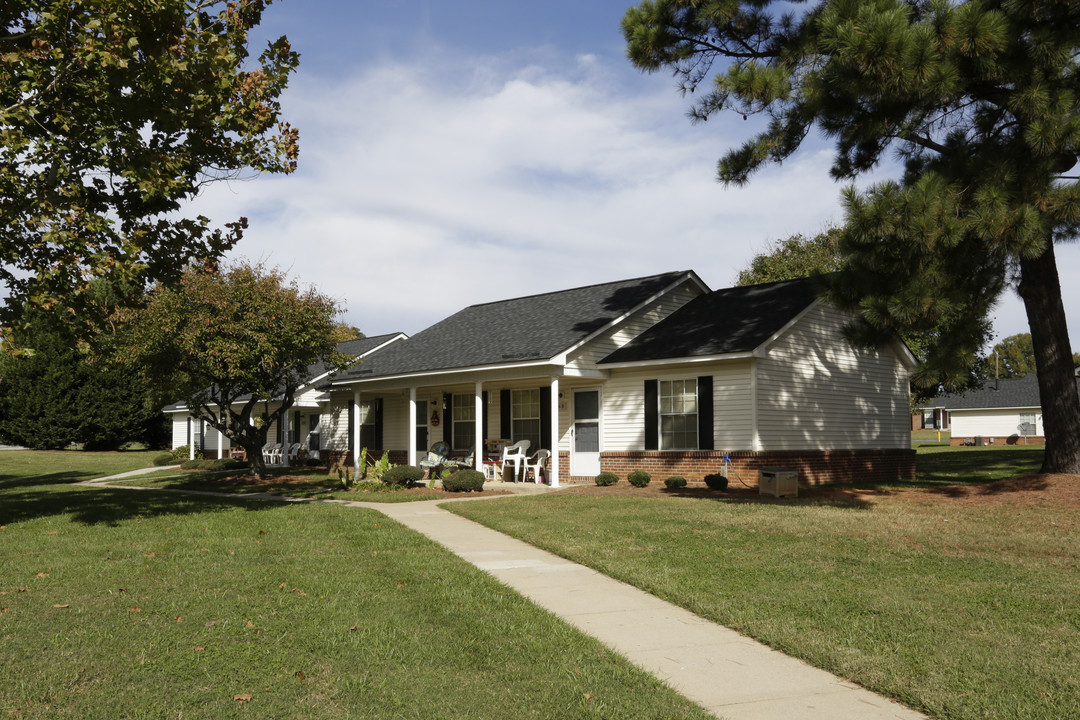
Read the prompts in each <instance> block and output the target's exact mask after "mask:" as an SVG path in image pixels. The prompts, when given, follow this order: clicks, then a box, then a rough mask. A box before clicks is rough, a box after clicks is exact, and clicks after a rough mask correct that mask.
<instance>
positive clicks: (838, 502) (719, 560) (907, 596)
mask: <svg viewBox="0 0 1080 720" xmlns="http://www.w3.org/2000/svg"><path fill="white" fill-rule="evenodd" d="M1040 461H1041V450H1040V449H1015V448H1008V449H1006V448H1000V449H999V448H993V449H990V448H987V449H980V448H959V449H954V450H951V451H945V450H942V451H938V452H927V453H920V455H919V456H918V468H919V481H920V482H919V484H920V485H924V486H928V487H929V488H930V494H928V495H925V496H924V497H923V499H921V500H920V499H910V498H909V499H901V498H900V497H898V496H895V495H892V496H890V495H885V496H883V497H879V498H878V499H866V498H865V497H863V498H858V497H856V498H854V499H836V498H832V499H827V498H824V497H823V498H821V499H819V500H815V501H808V500H806V499H803V500H798V501H792V500H782V501H775V500H771V499H770V500H767V501H763V502H758V501H756V500H755V501H727V500H723V499H717V498H713V499H694V498H678V497H668V498H656V499H646V498H633V497H615V496H611V497H584V496H573V495H558V494H552V495H546V496H542V497H528V498H515V499H513V500H502V499H496V500H491V501H488V502H484V503H457V504H454V505H452V506H448V508H449V509H452V510H453V511H454V512H456V513H458V514H461V515H464V516H466V517H469V518H472V519H475V520H477V521H479V522H481V523H483V524H485V525H488V526H490V527H493V528H495V529H497V530H500V531H502V532H505V533H507V534H509V535H513V536H515V537H518V538H521V539H523V540H525V541H527V542H530V543H532V544H534V545H537V546H539V547H543V548H545V549H547V550H550V551H552V552H554V553H556V554H559V555H561V556H564V557H567V558H570V559H573V560H575V561H577V562H580V563H583V564H585V565H589V566H591V567H594V568H596V569H597V570H599V571H600V572H603V573H604V574H606V575H610V576H612V577H615V578H618V579H621V580H624V581H626V582H628V583H631V584H633V585H636V586H638V587H640V588H643V589H644V590H647V591H648V592H651V593H653V594H655V595H657V596H659V597H662V598H664V599H666V600H669V601H671V602H673V603H675V604H677V605H680V606H682V607H685V608H687V609H689V610H691V611H693V612H695V613H698V614H699V615H702V616H703V617H707V618H710V619H712V620H715V621H717V622H720V623H722V624H724V625H727V626H729V627H733V628H735V629H737V630H739V631H741V632H743V633H745V634H747V635H750V636H752V637H756V638H759V639H761V640H763V641H765V642H766V643H768V644H769V645H771V646H773V647H776V648H778V649H780V650H783V651H784V652H787V653H789V654H792V655H795V656H798V657H802V658H805V659H806V660H808V661H809V662H811V663H813V664H815V665H817V666H819V667H823V668H826V669H828V670H831V671H833V672H835V673H838V674H839V675H841V676H843V677H848V678H852V679H854V680H856V681H857V682H859V683H861V684H863V685H865V686H867V687H870V688H872V689H874V690H877V691H879V692H882V693H884V694H886V695H889V696H892V697H895V698H897V699H899V700H901V701H903V702H905V703H907V704H908V705H910V706H912V707H915V708H918V709H921V710H923V711H924V712H927V713H928V714H930V715H931V716H932V717H936V718H950V719H962V720H969V719H970V720H975V719H976V718H978V719H980V720H983V719H987V718H991V719H1000V720H1006V719H1008V720H1013V719H1018V718H1023V719H1040V720H1041V719H1045V720H1051V719H1055V720H1058V719H1062V718H1075V717H1080V672H1078V668H1080V570H1078V567H1077V565H1078V558H1080V518H1078V517H1077V512H1076V510H1075V509H1072V508H1063V507H1058V506H1053V505H1032V506H1024V505H1016V504H988V505H976V506H970V505H963V504H960V503H957V502H950V500H949V495H948V494H944V493H939V492H937V491H936V488H935V487H934V486H938V485H944V484H947V483H955V482H958V481H964V482H979V481H985V480H986V479H991V478H998V477H1009V476H1012V475H1017V474H1023V473H1029V472H1033V471H1036V470H1037V469H1038V466H1039V462H1040ZM624 482H625V481H624ZM905 497H907V496H905Z"/></svg>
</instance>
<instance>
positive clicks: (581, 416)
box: [570, 388, 600, 477]
mask: <svg viewBox="0 0 1080 720" xmlns="http://www.w3.org/2000/svg"><path fill="white" fill-rule="evenodd" d="M572 414H573V424H572V425H571V430H570V432H571V436H570V474H571V475H577V476H583V477H590V476H596V475H599V474H600V388H591V389H588V390H575V391H574V397H573V409H572Z"/></svg>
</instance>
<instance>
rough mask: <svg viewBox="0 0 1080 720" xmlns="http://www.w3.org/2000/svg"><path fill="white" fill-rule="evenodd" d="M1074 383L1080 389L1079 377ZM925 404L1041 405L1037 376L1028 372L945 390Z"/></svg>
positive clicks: (949, 407) (954, 406)
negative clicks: (960, 389)
mask: <svg viewBox="0 0 1080 720" xmlns="http://www.w3.org/2000/svg"><path fill="white" fill-rule="evenodd" d="M1076 382H1077V383H1078V388H1080V377H1078V378H1077V379H1076ZM927 406H928V407H943V408H945V409H946V410H975V409H982V408H1021V407H1024V408H1026V407H1041V406H1042V403H1041V402H1040V400H1039V376H1038V375H1036V374H1035V373H1030V374H1028V375H1025V376H1024V377H1020V378H1008V379H1005V380H996V381H995V380H987V381H986V382H985V383H984V384H983V386H982V387H981V388H978V389H975V390H968V391H967V392H964V393H947V394H945V395H941V396H939V397H938V398H936V399H935V400H934V401H933V402H932V403H927Z"/></svg>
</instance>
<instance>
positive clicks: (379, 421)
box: [375, 398, 385, 451]
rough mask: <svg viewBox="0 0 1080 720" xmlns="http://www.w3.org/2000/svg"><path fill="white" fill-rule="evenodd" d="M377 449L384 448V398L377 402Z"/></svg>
mask: <svg viewBox="0 0 1080 720" xmlns="http://www.w3.org/2000/svg"><path fill="white" fill-rule="evenodd" d="M375 449H376V450H380V451H381V450H384V449H385V448H383V421H382V398H379V399H378V400H376V401H375Z"/></svg>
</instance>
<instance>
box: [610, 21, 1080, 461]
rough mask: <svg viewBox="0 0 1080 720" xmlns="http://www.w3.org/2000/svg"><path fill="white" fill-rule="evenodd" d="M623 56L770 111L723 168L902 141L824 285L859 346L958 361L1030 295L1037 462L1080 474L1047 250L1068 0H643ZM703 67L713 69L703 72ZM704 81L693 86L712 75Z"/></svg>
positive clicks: (1074, 190) (1062, 220) (838, 158)
mask: <svg viewBox="0 0 1080 720" xmlns="http://www.w3.org/2000/svg"><path fill="white" fill-rule="evenodd" d="M623 31H624V34H625V37H626V39H627V43H628V52H629V55H630V58H631V59H632V61H633V62H634V63H635V64H636V65H637V66H638V67H640V68H642V69H645V70H649V71H653V70H659V69H662V68H666V69H669V70H672V71H673V72H674V73H675V74H676V76H677V77H678V78H679V79H680V80H681V82H682V83H683V88H684V89H685V90H686V91H696V90H698V89H702V90H704V92H702V93H701V94H700V96H699V98H698V99H697V102H696V103H695V104H694V106H693V109H692V111H691V114H692V115H693V116H694V117H696V118H698V119H706V118H709V117H711V116H713V115H715V114H717V113H720V112H725V111H732V112H735V113H740V114H742V115H745V116H747V117H749V116H750V115H754V114H760V115H763V116H764V119H765V122H764V123H763V124H762V125H759V126H758V128H759V129H760V131H759V132H757V134H755V135H754V136H753V137H751V138H750V139H749V140H747V141H746V142H745V143H744V144H743V145H742V146H741V147H738V148H735V149H733V150H731V151H730V152H728V153H727V154H726V155H725V156H724V157H723V158H722V159H721V160H720V163H719V175H720V179H721V180H722V181H723V182H725V183H734V184H741V183H745V182H747V181H748V180H749V179H750V176H751V175H752V173H753V172H754V171H755V170H757V169H759V168H761V167H763V166H764V165H766V164H768V163H772V162H782V161H783V160H785V159H787V158H788V157H790V156H791V155H792V154H793V153H795V152H796V151H797V150H798V149H799V147H800V146H801V145H802V143H803V141H804V139H805V138H806V137H807V135H808V134H809V133H810V132H811V131H813V130H815V129H816V130H819V131H821V132H823V133H824V134H825V135H826V136H827V137H829V138H831V139H833V140H834V141H835V147H836V154H835V158H834V161H833V165H832V174H833V176H834V177H836V178H838V179H844V178H852V177H855V176H857V175H859V174H861V173H864V172H867V171H869V170H871V169H873V168H875V167H877V166H878V164H879V163H880V162H881V160H882V159H883V158H884V157H885V156H886V153H896V154H897V155H898V156H899V157H900V159H901V160H902V161H903V169H902V172H901V173H898V174H899V177H898V178H897V179H896V180H892V181H886V182H882V183H880V184H877V185H875V186H873V187H871V188H870V189H869V190H867V191H865V192H858V191H856V190H855V189H854V188H849V189H847V190H846V191H845V204H846V212H847V223H846V227H845V229H844V232H843V234H842V236H841V238H840V250H841V255H842V257H843V271H842V272H841V273H840V275H839V279H838V280H837V281H836V282H835V283H833V287H832V288H831V289H830V296H831V297H832V298H833V300H834V301H836V302H837V303H839V304H841V305H843V306H846V307H850V308H852V309H855V310H857V311H858V313H859V317H860V321H859V322H858V323H856V324H855V325H853V327H852V328H851V331H852V337H853V339H855V340H857V341H866V342H870V341H873V340H875V339H877V338H880V337H881V336H883V335H884V334H885V333H891V332H894V331H899V332H900V333H901V334H902V335H903V334H905V332H907V331H910V330H912V329H914V330H922V331H932V332H934V333H935V338H936V340H935V342H934V344H933V346H932V347H929V348H927V349H926V356H925V358H924V360H925V361H926V362H927V364H928V366H929V367H931V368H935V369H936V370H937V371H938V372H939V373H940V374H941V376H942V377H943V378H948V377H955V376H956V375H958V374H960V373H963V372H965V371H966V367H967V366H970V364H971V363H972V361H973V360H974V358H975V355H976V353H977V351H978V350H979V348H980V347H981V346H982V345H983V343H984V342H985V341H986V339H987V337H988V332H989V323H987V322H986V317H987V314H988V312H989V309H990V307H991V306H992V304H993V302H994V301H995V300H996V299H997V298H998V297H999V295H1000V293H1001V292H1002V291H1003V289H1004V288H1006V287H1009V286H1012V287H1014V288H1015V289H1016V290H1017V292H1018V293H1019V295H1020V296H1021V298H1022V299H1023V301H1024V304H1025V307H1026V309H1027V315H1028V322H1029V325H1030V328H1031V336H1032V345H1033V347H1034V351H1035V361H1036V366H1037V368H1038V375H1039V389H1040V394H1041V397H1042V402H1043V417H1044V420H1045V424H1046V441H1047V442H1046V444H1047V447H1046V454H1045V456H1044V457H1045V459H1044V464H1043V470H1044V471H1045V472H1072V473H1080V400H1078V397H1077V390H1076V384H1075V382H1074V381H1073V376H1072V361H1071V360H1072V357H1071V349H1070V346H1069V339H1068V334H1067V328H1066V323H1065V312H1064V306H1063V303H1062V300H1061V290H1060V283H1059V280H1058V272H1057V265H1056V261H1055V244H1057V243H1060V242H1062V241H1065V240H1069V239H1073V238H1075V237H1076V235H1077V230H1078V226H1080V184H1078V182H1077V180H1078V178H1077V177H1076V176H1075V175H1073V176H1069V175H1068V173H1069V172H1070V171H1071V170H1072V168H1073V167H1074V166H1075V165H1076V162H1077V155H1078V151H1080V67H1078V65H1077V55H1078V52H1080V4H1078V3H1073V2H1052V1H1049V0H1047V1H1044V2H1012V1H1010V0H985V1H979V0H972V1H971V2H949V1H947V0H938V1H932V2H926V1H923V0H907V1H905V0H820V1H818V2H795V3H792V2H770V1H769V0H747V1H745V2H738V1H736V0H709V1H705V0H648V1H647V2H643V3H641V4H640V5H638V6H636V7H633V8H631V9H630V10H629V11H628V12H627V13H626V15H625V17H624V19H623ZM714 68H715V70H716V72H715V74H714V72H713V70H714ZM710 77H711V78H712V82H711V85H710V86H708V87H702V84H703V83H704V81H706V79H708V78H710Z"/></svg>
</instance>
